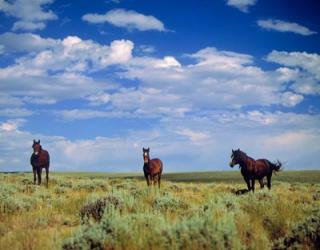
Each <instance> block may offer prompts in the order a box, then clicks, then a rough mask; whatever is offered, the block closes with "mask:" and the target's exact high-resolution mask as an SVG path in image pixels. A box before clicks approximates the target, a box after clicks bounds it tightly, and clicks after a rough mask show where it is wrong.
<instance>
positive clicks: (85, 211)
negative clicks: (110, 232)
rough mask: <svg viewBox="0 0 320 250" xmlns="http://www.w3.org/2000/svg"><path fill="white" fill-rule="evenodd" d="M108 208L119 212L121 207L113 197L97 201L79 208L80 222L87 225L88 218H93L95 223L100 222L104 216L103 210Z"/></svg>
mask: <svg viewBox="0 0 320 250" xmlns="http://www.w3.org/2000/svg"><path fill="white" fill-rule="evenodd" d="M110 206H113V207H114V208H117V209H119V210H121V209H122V206H123V205H122V202H121V201H120V200H119V199H118V198H116V197H114V196H108V197H105V198H101V199H98V200H96V201H95V202H91V203H89V204H87V205H85V206H84V207H82V208H81V210H80V218H81V222H82V223H88V222H89V220H90V218H93V219H94V220H95V221H100V220H101V218H102V216H103V214H104V210H105V209H106V208H108V207H110Z"/></svg>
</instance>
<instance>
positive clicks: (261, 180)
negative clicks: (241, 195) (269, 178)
mask: <svg viewBox="0 0 320 250" xmlns="http://www.w3.org/2000/svg"><path fill="white" fill-rule="evenodd" d="M259 183H260V188H264V183H263V178H262V179H260V180H259Z"/></svg>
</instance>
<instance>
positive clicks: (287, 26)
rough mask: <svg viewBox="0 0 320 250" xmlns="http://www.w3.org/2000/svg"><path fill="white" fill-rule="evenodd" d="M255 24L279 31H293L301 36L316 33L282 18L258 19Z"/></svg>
mask: <svg viewBox="0 0 320 250" xmlns="http://www.w3.org/2000/svg"><path fill="white" fill-rule="evenodd" d="M257 24H258V25H259V26H260V27H261V28H264V29H266V30H275V31H279V32H293V33H296V34H299V35H303V36H310V35H314V34H317V32H315V31H312V30H310V29H308V28H307V27H305V26H302V25H300V24H297V23H292V22H286V21H282V20H274V19H268V20H258V21H257Z"/></svg>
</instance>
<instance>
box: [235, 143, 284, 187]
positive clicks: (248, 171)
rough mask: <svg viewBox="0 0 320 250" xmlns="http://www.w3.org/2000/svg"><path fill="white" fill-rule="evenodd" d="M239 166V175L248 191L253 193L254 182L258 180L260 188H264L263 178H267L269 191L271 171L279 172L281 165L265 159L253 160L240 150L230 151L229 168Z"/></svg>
mask: <svg viewBox="0 0 320 250" xmlns="http://www.w3.org/2000/svg"><path fill="white" fill-rule="evenodd" d="M236 164H239V168H241V174H242V176H243V178H244V180H245V182H246V183H247V186H248V191H250V190H252V192H254V184H255V180H259V183H260V187H261V188H263V187H264V183H263V178H264V177H265V176H266V177H267V185H268V188H269V189H271V177H272V173H273V171H276V172H278V171H280V170H281V166H282V163H281V162H280V161H277V162H276V163H272V162H270V161H269V160H267V159H259V160H254V159H253V158H251V157H250V156H248V155H247V154H246V153H244V152H242V151H241V150H240V149H238V150H232V154H231V162H230V167H233V166H234V165H236Z"/></svg>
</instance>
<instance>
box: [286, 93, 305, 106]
mask: <svg viewBox="0 0 320 250" xmlns="http://www.w3.org/2000/svg"><path fill="white" fill-rule="evenodd" d="M281 100H282V105H283V106H285V107H294V106H296V105H297V104H298V103H300V102H302V101H303V96H302V95H298V94H295V93H292V92H289V91H287V92H284V93H283V94H282V95H281Z"/></svg>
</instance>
